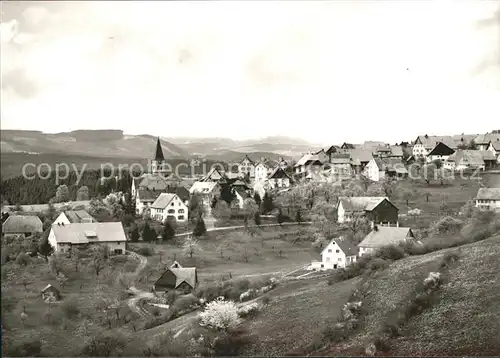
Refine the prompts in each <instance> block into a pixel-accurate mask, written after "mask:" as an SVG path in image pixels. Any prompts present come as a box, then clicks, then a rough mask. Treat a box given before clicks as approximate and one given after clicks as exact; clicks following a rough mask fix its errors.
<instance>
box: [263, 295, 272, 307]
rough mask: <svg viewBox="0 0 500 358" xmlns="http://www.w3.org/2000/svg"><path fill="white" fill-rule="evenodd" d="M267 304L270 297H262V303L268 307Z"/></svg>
mask: <svg viewBox="0 0 500 358" xmlns="http://www.w3.org/2000/svg"><path fill="white" fill-rule="evenodd" d="M269 302H271V297H269V296H264V297H262V303H263V304H265V305H268V304H269Z"/></svg>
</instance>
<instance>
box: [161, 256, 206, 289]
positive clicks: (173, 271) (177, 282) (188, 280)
mask: <svg viewBox="0 0 500 358" xmlns="http://www.w3.org/2000/svg"><path fill="white" fill-rule="evenodd" d="M197 284H198V273H197V271H196V267H182V266H181V265H180V264H179V263H178V262H177V261H176V262H174V263H173V264H172V266H170V267H169V268H168V269H166V270H165V272H163V274H162V275H161V276H160V278H158V280H156V282H155V283H154V285H153V291H155V292H158V291H164V292H168V291H173V290H174V291H181V292H184V293H188V292H191V291H192V290H194V289H195V288H196V285H197Z"/></svg>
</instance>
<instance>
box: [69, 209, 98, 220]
mask: <svg viewBox="0 0 500 358" xmlns="http://www.w3.org/2000/svg"><path fill="white" fill-rule="evenodd" d="M64 215H66V217H67V218H68V220H69V222H70V223H81V222H82V221H86V220H87V221H88V220H90V221H91V222H96V221H97V220H96V219H95V218H94V217H93V216H92V215H90V214H89V213H88V212H86V211H85V210H67V211H64ZM85 219H86V220H85Z"/></svg>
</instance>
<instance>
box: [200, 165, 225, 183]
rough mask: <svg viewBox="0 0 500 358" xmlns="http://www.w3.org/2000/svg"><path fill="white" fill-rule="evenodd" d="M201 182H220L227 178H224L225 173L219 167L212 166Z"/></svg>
mask: <svg viewBox="0 0 500 358" xmlns="http://www.w3.org/2000/svg"><path fill="white" fill-rule="evenodd" d="M200 181H201V182H209V181H213V182H218V183H225V182H226V180H225V179H224V175H223V174H222V173H221V172H220V171H219V170H218V169H217V168H212V169H210V171H209V172H208V174H207V175H206V176H204V177H203V178H202V179H201V180H200Z"/></svg>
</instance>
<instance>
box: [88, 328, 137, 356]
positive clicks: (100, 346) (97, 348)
mask: <svg viewBox="0 0 500 358" xmlns="http://www.w3.org/2000/svg"><path fill="white" fill-rule="evenodd" d="M126 342H127V341H126V340H125V339H124V338H123V337H121V336H119V335H115V334H111V333H101V334H97V335H95V336H94V337H91V338H90V339H89V340H88V342H87V343H86V344H85V346H84V347H83V349H82V352H81V354H82V355H83V356H88V357H110V356H115V357H117V356H120V355H121V353H122V351H123V349H124V348H125V346H126Z"/></svg>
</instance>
